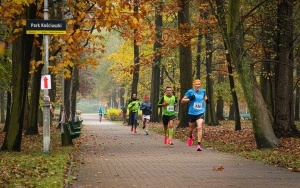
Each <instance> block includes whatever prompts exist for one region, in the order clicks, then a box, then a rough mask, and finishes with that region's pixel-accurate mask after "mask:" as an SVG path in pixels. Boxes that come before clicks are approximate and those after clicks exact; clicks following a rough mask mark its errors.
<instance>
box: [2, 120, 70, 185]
mask: <svg viewBox="0 0 300 188" xmlns="http://www.w3.org/2000/svg"><path fill="white" fill-rule="evenodd" d="M2 127H3V126H2ZM2 127H0V128H1V129H2ZM0 138H1V140H3V138H4V133H0ZM60 142H61V138H60V130H58V129H55V128H52V129H51V143H50V155H49V154H46V153H44V152H43V137H42V135H41V134H40V135H35V136H26V135H23V138H22V151H21V152H3V151H2V152H0V158H1V163H0V169H1V174H0V187H20V188H21V187H26V188H27V187H41V188H48V187H51V188H52V187H64V185H65V184H67V183H68V181H69V180H68V179H67V176H66V175H67V171H68V169H69V167H70V158H71V156H72V154H73V151H74V147H72V146H61V143H60ZM74 143H75V142H74Z"/></svg>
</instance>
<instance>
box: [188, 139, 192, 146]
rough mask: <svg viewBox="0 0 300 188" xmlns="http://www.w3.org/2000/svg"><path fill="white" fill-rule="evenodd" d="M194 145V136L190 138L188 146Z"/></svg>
mask: <svg viewBox="0 0 300 188" xmlns="http://www.w3.org/2000/svg"><path fill="white" fill-rule="evenodd" d="M192 145H193V139H192V138H188V146H192Z"/></svg>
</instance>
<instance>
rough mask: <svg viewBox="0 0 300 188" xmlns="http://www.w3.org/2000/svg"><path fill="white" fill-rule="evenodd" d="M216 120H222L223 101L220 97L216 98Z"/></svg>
mask: <svg viewBox="0 0 300 188" xmlns="http://www.w3.org/2000/svg"><path fill="white" fill-rule="evenodd" d="M217 118H218V120H224V119H225V118H224V100H223V97H222V96H220V95H219V96H218V100H217Z"/></svg>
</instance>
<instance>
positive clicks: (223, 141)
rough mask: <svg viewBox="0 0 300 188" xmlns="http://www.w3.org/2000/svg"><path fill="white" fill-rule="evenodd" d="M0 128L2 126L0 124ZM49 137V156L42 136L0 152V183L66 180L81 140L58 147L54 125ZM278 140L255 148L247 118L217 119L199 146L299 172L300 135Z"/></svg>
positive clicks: (54, 183)
mask: <svg viewBox="0 0 300 188" xmlns="http://www.w3.org/2000/svg"><path fill="white" fill-rule="evenodd" d="M298 123H299V122H298ZM151 127H152V128H151V131H155V132H158V133H162V125H161V124H158V123H151ZM0 128H1V130H3V125H1V126H0ZM41 133H42V132H41ZM40 135H42V134H40ZM4 136H5V133H3V132H2V131H1V133H0V140H1V144H2V142H3V139H4ZM51 138H52V140H51V157H49V156H47V155H45V154H43V152H42V148H43V137H42V136H23V141H22V151H21V152H13V153H9V152H0V159H1V163H0V168H1V173H0V187H7V186H8V185H14V186H15V187H18V186H24V187H43V186H44V185H47V186H49V185H51V186H52V187H63V185H64V184H65V183H66V182H68V179H67V176H66V175H67V173H68V168H69V165H70V156H71V155H72V153H74V152H76V146H78V145H79V144H80V142H81V141H82V140H81V138H80V139H77V140H76V141H75V142H74V143H75V147H73V148H72V147H62V146H61V145H60V144H61V143H60V130H58V129H55V128H52V135H51ZM175 138H178V139H180V140H182V141H184V142H186V138H187V132H186V130H185V129H182V130H180V129H178V130H177V131H176V134H175ZM281 141H282V143H283V145H284V147H280V148H276V149H273V150H257V149H256V144H255V139H254V136H253V133H252V129H251V121H247V120H243V121H242V130H241V131H234V122H233V121H221V125H220V126H205V128H204V141H203V146H204V147H205V148H206V149H215V150H219V151H224V152H230V153H234V154H235V155H240V156H243V157H246V158H249V159H253V160H258V161H262V162H264V163H268V164H271V165H276V166H283V167H286V168H288V169H289V170H290V171H295V172H296V173H297V172H298V173H299V172H300V138H282V139H281ZM74 148H75V150H74ZM204 152H205V150H204Z"/></svg>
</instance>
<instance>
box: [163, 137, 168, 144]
mask: <svg viewBox="0 0 300 188" xmlns="http://www.w3.org/2000/svg"><path fill="white" fill-rule="evenodd" d="M164 143H165V144H168V136H165V138H164Z"/></svg>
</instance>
